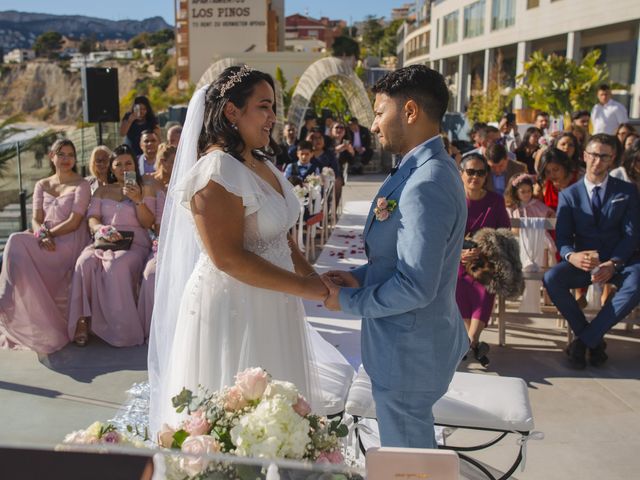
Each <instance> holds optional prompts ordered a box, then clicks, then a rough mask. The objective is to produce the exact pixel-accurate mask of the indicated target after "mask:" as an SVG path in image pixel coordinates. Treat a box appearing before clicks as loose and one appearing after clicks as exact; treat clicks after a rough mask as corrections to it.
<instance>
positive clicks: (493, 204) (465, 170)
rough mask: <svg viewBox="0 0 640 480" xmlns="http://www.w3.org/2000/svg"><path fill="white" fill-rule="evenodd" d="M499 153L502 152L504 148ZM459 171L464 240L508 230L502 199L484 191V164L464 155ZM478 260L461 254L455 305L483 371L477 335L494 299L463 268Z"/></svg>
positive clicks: (471, 253)
mask: <svg viewBox="0 0 640 480" xmlns="http://www.w3.org/2000/svg"><path fill="white" fill-rule="evenodd" d="M502 149H503V150H504V147H502ZM460 170H461V175H462V183H463V184H464V191H465V194H466V197H467V211H468V213H467V226H466V229H465V236H467V237H471V236H472V235H473V234H474V233H475V232H477V231H478V230H480V229H481V228H510V226H511V221H510V220H509V214H508V213H507V209H506V207H505V205H504V198H503V197H502V196H500V195H498V194H497V193H495V192H491V191H489V190H488V189H487V188H486V186H487V181H488V175H489V172H490V168H489V164H488V162H487V160H486V159H485V158H484V157H483V156H482V155H478V154H477V153H472V154H469V155H466V156H465V157H463V158H462V162H461V163H460ZM478 259H479V251H478V249H476V248H467V249H463V250H462V258H461V261H460V267H459V268H458V284H457V287H456V302H457V304H458V308H459V309H460V314H461V315H462V318H463V319H464V323H465V326H466V327H467V333H468V335H469V341H470V347H471V352H472V353H473V356H474V358H475V359H476V360H478V361H479V362H480V363H481V364H482V366H484V367H486V366H487V365H489V359H488V357H487V353H489V345H487V344H486V343H485V342H481V341H480V334H481V333H482V330H484V328H485V327H486V326H487V323H488V322H489V318H490V317H491V312H492V311H493V301H494V298H495V295H493V294H491V293H489V292H487V290H486V288H485V287H484V286H483V285H482V284H480V283H479V282H477V281H476V280H474V279H473V278H472V277H471V276H470V275H469V274H468V273H467V272H466V269H465V266H466V265H467V264H469V263H473V262H476V261H477V260H478Z"/></svg>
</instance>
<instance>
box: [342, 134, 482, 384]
mask: <svg viewBox="0 0 640 480" xmlns="http://www.w3.org/2000/svg"><path fill="white" fill-rule="evenodd" d="M379 197H386V198H387V199H389V200H396V201H397V202H398V206H397V208H396V209H395V210H394V211H393V212H392V213H391V215H390V216H389V218H388V219H387V220H385V221H383V222H381V221H378V220H376V219H375V217H374V214H373V208H374V207H375V203H376V201H375V200H374V202H373V204H372V207H371V210H370V212H369V216H368V218H367V223H366V225H365V229H364V238H365V249H366V253H367V257H368V263H366V264H365V265H363V266H361V267H358V268H357V269H355V270H353V271H352V273H353V274H354V275H355V277H356V278H357V279H358V280H359V282H360V285H361V287H360V288H342V289H341V290H340V305H341V307H342V310H343V311H345V312H347V313H351V314H354V315H358V316H361V317H362V318H363V321H362V339H361V341H362V359H363V364H364V367H365V369H366V371H367V373H368V374H369V376H370V377H371V379H372V380H373V381H374V382H375V383H377V384H378V385H380V386H382V387H385V388H389V389H394V390H397V391H424V392H433V393H437V394H443V393H444V392H445V391H446V389H447V387H448V385H449V383H450V381H451V378H452V376H453V373H454V372H455V370H456V368H457V366H458V363H459V362H460V360H461V358H462V356H463V355H464V354H465V353H466V352H467V350H468V348H469V340H468V336H467V334H466V330H465V327H464V322H463V320H462V317H461V316H460V312H459V310H458V306H457V304H456V283H457V275H458V265H459V263H460V254H461V251H462V241H463V239H464V230H465V225H466V221H467V206H466V202H465V194H464V188H463V186H462V180H461V179H460V173H459V171H458V169H457V167H456V165H455V162H454V161H453V159H452V158H451V157H450V156H449V155H448V154H447V152H446V151H445V149H444V144H443V143H442V140H441V139H440V138H436V139H432V140H431V141H429V142H427V143H426V144H423V145H421V146H420V147H419V148H417V149H416V150H415V151H414V152H413V153H412V154H411V155H410V156H409V157H408V158H406V159H405V160H404V162H403V163H402V165H401V167H400V169H399V170H398V171H397V172H396V173H395V175H392V176H390V177H388V178H387V180H386V181H385V183H384V184H383V185H382V187H381V189H380V191H379V192H378V194H377V195H376V199H377V198H379Z"/></svg>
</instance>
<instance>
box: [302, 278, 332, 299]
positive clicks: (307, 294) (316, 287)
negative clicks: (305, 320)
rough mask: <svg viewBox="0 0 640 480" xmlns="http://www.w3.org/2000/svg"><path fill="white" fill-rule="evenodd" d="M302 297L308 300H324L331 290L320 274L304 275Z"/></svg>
mask: <svg viewBox="0 0 640 480" xmlns="http://www.w3.org/2000/svg"><path fill="white" fill-rule="evenodd" d="M302 288H303V290H302V297H303V298H306V299H308V300H322V301H324V299H325V298H327V296H328V295H329V290H327V287H326V286H325V284H324V283H323V282H322V280H321V279H320V276H318V275H314V276H312V277H304V278H303V279H302Z"/></svg>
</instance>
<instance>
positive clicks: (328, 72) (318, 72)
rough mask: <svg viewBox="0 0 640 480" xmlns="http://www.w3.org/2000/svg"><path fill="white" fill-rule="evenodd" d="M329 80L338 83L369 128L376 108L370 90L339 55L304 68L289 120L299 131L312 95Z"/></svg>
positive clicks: (356, 112)
mask: <svg viewBox="0 0 640 480" xmlns="http://www.w3.org/2000/svg"><path fill="white" fill-rule="evenodd" d="M326 80H329V81H331V82H333V83H335V84H336V85H337V86H338V88H340V89H341V90H342V92H343V93H344V97H345V99H346V100H347V104H348V105H349V111H350V112H351V113H352V114H353V115H354V116H355V117H356V118H357V119H358V122H359V123H360V124H361V125H363V126H365V127H367V128H370V127H371V124H372V123H373V108H372V107H371V101H370V99H369V96H368V95H367V91H366V90H365V88H364V85H363V84H362V81H361V80H360V78H358V75H356V73H355V72H354V71H353V67H352V64H351V63H350V62H349V61H345V60H342V59H340V58H337V57H325V58H321V59H320V60H317V61H316V62H314V63H312V64H311V65H310V66H309V67H308V68H307V69H306V70H305V72H304V73H303V74H302V77H300V80H298V84H297V85H296V88H295V90H294V92H293V95H292V98H291V105H290V106H289V114H288V115H287V121H288V122H290V123H293V124H294V125H295V126H296V128H297V131H298V132H299V131H300V128H301V127H302V124H303V122H304V113H305V112H306V110H307V108H308V107H309V102H310V101H311V97H312V96H313V94H314V93H315V91H316V90H317V89H318V87H319V86H320V85H321V84H322V83H323V82H324V81H326Z"/></svg>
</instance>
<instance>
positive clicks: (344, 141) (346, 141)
mask: <svg viewBox="0 0 640 480" xmlns="http://www.w3.org/2000/svg"><path fill="white" fill-rule="evenodd" d="M342 143H344V144H345V145H349V144H350V143H351V140H347V139H344V140H343V141H342Z"/></svg>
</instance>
